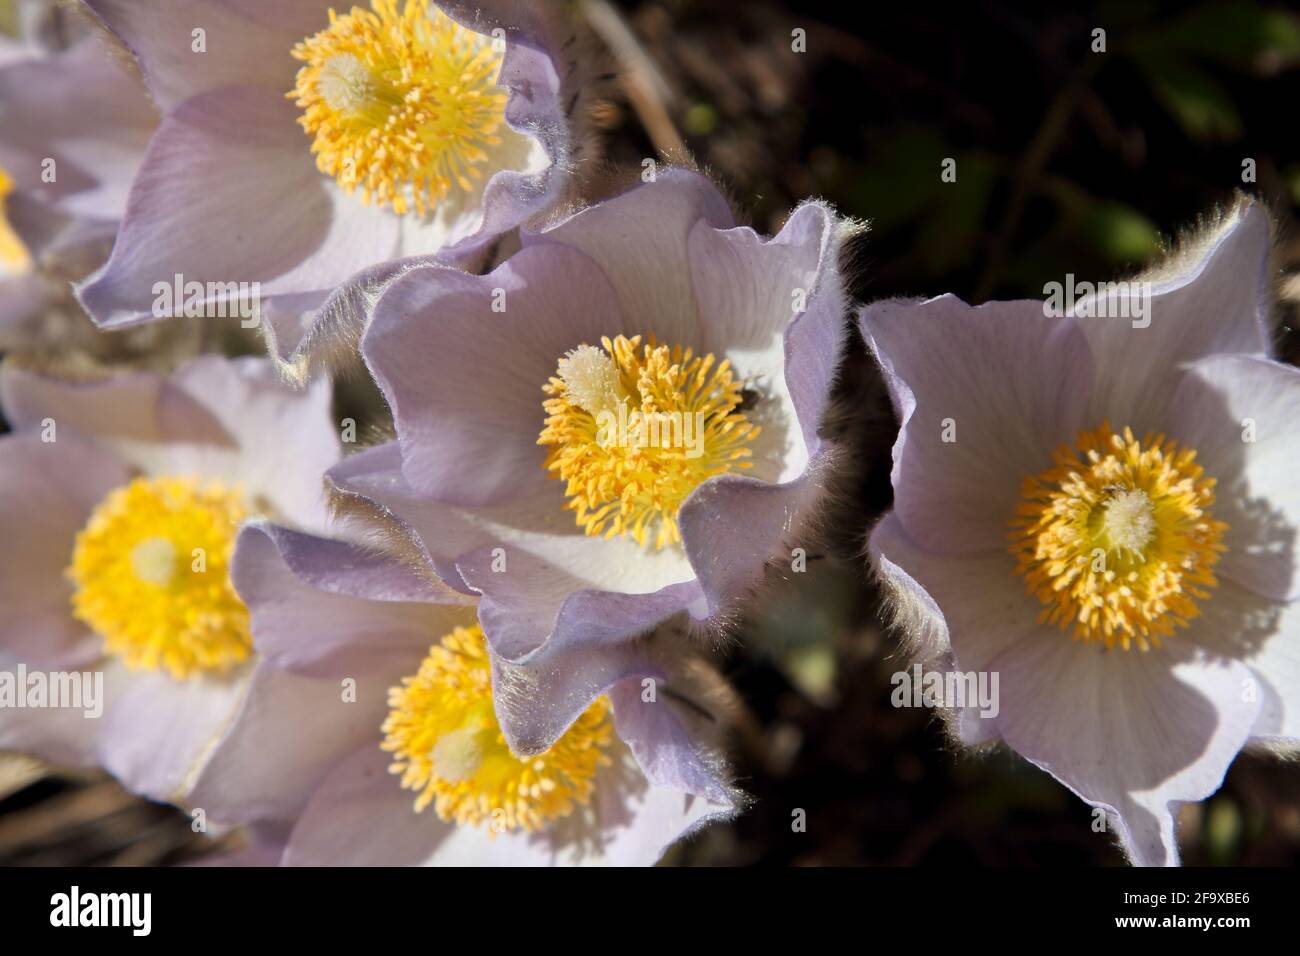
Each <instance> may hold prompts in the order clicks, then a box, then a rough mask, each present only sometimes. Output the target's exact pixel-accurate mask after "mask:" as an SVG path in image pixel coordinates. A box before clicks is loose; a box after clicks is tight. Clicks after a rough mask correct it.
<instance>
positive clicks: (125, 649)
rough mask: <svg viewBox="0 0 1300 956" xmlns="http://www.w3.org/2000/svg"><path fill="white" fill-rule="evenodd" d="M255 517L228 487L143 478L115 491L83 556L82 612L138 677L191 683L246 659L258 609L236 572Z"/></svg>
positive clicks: (79, 558) (75, 601)
mask: <svg viewBox="0 0 1300 956" xmlns="http://www.w3.org/2000/svg"><path fill="white" fill-rule="evenodd" d="M246 514H247V512H246V510H245V506H244V499H243V496H242V495H241V494H239V493H238V492H237V491H234V490H231V489H229V488H226V487H225V486H223V485H221V484H220V483H218V482H212V483H210V484H206V485H201V484H200V483H199V482H198V481H197V480H195V479H193V478H177V477H165V478H137V479H136V480H134V481H132V482H131V483H130V484H129V485H127V486H125V487H123V488H118V489H116V490H115V491H112V492H110V493H109V495H108V496H107V497H106V498H105V499H104V500H103V501H102V502H100V504H99V505H98V506H97V507H96V508H95V510H94V512H93V513H92V514H91V516H90V520H89V521H88V522H87V523H86V526H85V527H84V528H83V529H82V530H81V531H80V533H78V535H77V540H76V545H75V546H74V548H73V552H72V563H71V565H70V566H69V568H68V570H67V574H68V577H69V578H70V579H71V580H72V582H73V585H74V586H75V589H76V590H75V593H74V595H73V598H72V609H73V614H74V615H75V616H76V617H77V619H78V620H81V621H83V622H84V623H85V624H86V625H87V626H88V627H89V628H90V629H91V630H93V631H95V632H96V633H97V634H99V635H100V636H101V637H103V639H104V647H105V651H106V652H107V653H109V654H116V655H118V656H119V657H121V658H122V659H123V661H125V663H126V665H127V666H128V667H131V668H133V669H147V670H157V669H159V668H162V669H164V670H166V671H167V672H168V673H169V674H170V675H171V676H172V677H175V678H177V679H179V680H183V679H185V678H188V677H191V676H193V675H195V674H198V673H204V672H219V671H223V670H226V669H227V668H229V667H231V666H232V665H234V664H236V663H238V662H240V661H242V660H244V659H246V658H247V657H248V656H249V654H250V652H251V651H252V638H251V636H250V634H249V626H248V610H247V608H245V607H244V604H243V602H242V601H240V599H239V596H238V595H237V594H236V593H235V589H234V588H233V587H232V586H231V584H230V576H229V572H228V568H229V562H230V556H231V553H232V552H233V550H234V546H235V533H236V531H237V530H238V528H239V524H240V522H241V521H243V520H244V518H245V516H246Z"/></svg>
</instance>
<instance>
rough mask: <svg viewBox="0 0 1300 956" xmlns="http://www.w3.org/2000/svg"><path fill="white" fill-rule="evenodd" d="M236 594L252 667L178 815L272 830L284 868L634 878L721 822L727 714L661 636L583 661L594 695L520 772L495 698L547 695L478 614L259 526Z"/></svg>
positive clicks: (423, 580)
mask: <svg viewBox="0 0 1300 956" xmlns="http://www.w3.org/2000/svg"><path fill="white" fill-rule="evenodd" d="M232 579H233V581H234V583H235V586H236V588H237V590H238V593H239V595H240V596H241V598H242V599H243V600H244V601H245V602H246V604H247V606H248V610H249V614H250V620H251V630H252V634H253V641H254V646H255V648H256V651H257V655H258V664H257V667H256V669H255V670H254V672H253V675H252V678H251V681H250V686H249V691H248V694H247V695H246V697H245V699H244V702H243V705H242V707H241V710H240V713H239V716H238V718H237V719H236V721H235V723H234V725H233V727H232V729H231V731H230V733H229V734H227V735H226V737H225V738H224V739H223V741H222V742H221V744H220V745H219V746H218V747H217V748H216V750H215V752H214V754H213V756H212V759H211V760H210V761H209V762H208V764H207V765H206V767H205V768H204V770H203V772H202V774H200V776H199V777H198V779H197V782H196V785H195V788H194V790H193V792H192V799H193V800H194V802H195V803H196V804H197V805H199V806H202V807H203V808H204V809H205V810H206V811H207V812H208V813H209V815H210V816H211V817H212V818H213V819H216V820H220V821H222V822H227V823H259V822H260V823H261V825H263V826H265V825H266V821H285V822H286V827H285V829H286V830H287V833H288V836H287V840H286V844H285V851H284V856H283V861H284V862H285V863H288V864H291V865H294V864H323V865H360V864H371V865H375V864H378V865H395V864H423V865H449V864H450V865H455V864H460V865H484V864H498V865H527V864H532V865H537V864H541V865H551V864H570V863H583V864H590V863H616V864H623V865H638V864H640V865H644V864H650V863H654V862H655V861H656V860H658V858H659V857H660V855H661V854H662V853H663V851H664V850H665V849H666V848H667V847H668V846H669V845H671V844H672V843H673V842H675V841H676V840H677V839H678V838H679V837H681V836H682V835H683V834H684V833H687V832H690V831H691V830H693V829H695V828H697V827H699V826H702V825H704V824H705V823H707V822H708V821H710V820H713V819H717V818H720V817H725V816H729V815H730V814H732V813H733V812H734V811H735V807H736V796H735V794H734V792H733V791H732V789H731V788H730V786H729V785H728V783H727V782H726V778H725V776H724V775H723V771H722V764H721V762H720V761H719V760H718V758H717V757H716V756H715V753H716V747H715V744H716V738H717V737H718V734H719V728H720V721H721V719H722V718H723V717H724V716H725V714H724V713H723V712H722V710H721V705H722V704H724V703H725V697H724V696H723V695H722V692H721V690H720V688H719V685H718V682H717V679H716V678H715V677H713V676H712V674H711V672H710V671H709V670H708V669H707V667H706V666H705V665H703V664H702V663H701V662H699V661H698V660H697V659H696V657H695V655H692V654H689V653H688V654H681V653H678V652H677V651H676V650H674V643H673V642H672V641H671V639H669V638H667V637H665V638H663V639H662V640H659V641H655V640H646V641H643V642H641V643H640V644H639V646H638V649H637V651H636V653H635V654H628V655H623V656H622V657H621V658H620V660H619V662H618V666H617V669H611V668H610V666H609V665H610V661H609V658H610V655H609V654H608V653H604V654H602V652H600V651H599V650H596V651H593V652H592V654H591V655H590V656H591V657H592V658H593V659H594V658H601V657H604V658H605V659H606V660H605V661H604V662H603V663H604V664H605V675H606V676H605V680H604V681H603V682H602V683H601V684H600V685H595V684H593V685H590V686H589V687H588V689H587V691H586V692H584V693H581V694H579V695H576V696H572V697H570V698H568V699H566V700H564V701H563V702H562V705H561V706H563V707H564V708H566V711H565V715H564V716H565V720H566V721H567V726H566V728H565V729H564V732H563V734H562V735H561V736H560V737H559V738H558V739H557V740H556V741H554V742H553V743H552V744H551V746H550V747H549V748H547V749H546V750H545V751H543V752H541V753H539V754H535V755H532V756H528V757H519V756H516V755H515V754H513V753H512V752H511V751H510V750H509V748H508V747H507V745H506V743H505V738H504V736H503V735H502V733H501V729H500V727H499V725H498V723H497V720H496V717H495V715H494V708H493V693H494V691H495V693H496V694H498V695H508V694H512V693H515V692H516V691H515V690H512V688H518V687H519V686H521V685H533V684H537V683H538V682H539V681H542V682H544V681H546V680H547V679H548V677H547V674H546V673H545V669H542V670H539V669H538V668H535V667H518V666H511V665H503V664H502V663H501V662H499V661H498V662H494V661H492V660H491V656H490V654H489V652H488V650H487V646H486V642H485V641H484V638H483V634H482V631H481V630H480V628H479V626H478V624H477V622H476V620H475V615H474V602H473V599H472V598H470V597H467V596H465V595H463V594H460V593H458V592H456V591H453V590H451V589H450V588H447V587H446V586H445V585H443V584H441V583H440V582H438V581H437V580H436V579H435V578H433V577H432V576H430V575H428V574H425V573H421V572H418V571H415V570H413V569H412V568H410V567H409V566H408V565H405V564H403V563H400V562H398V561H395V560H394V559H392V558H391V557H387V556H385V555H382V554H380V553H378V552H375V551H372V550H367V549H365V548H362V547H359V546H357V545H354V544H349V543H347V542H345V541H341V540H328V539H324V538H320V537H315V536H313V535H310V534H305V533H302V532H296V531H292V530H289V529H286V528H283V527H279V526H277V525H273V524H268V523H258V524H253V525H249V526H248V527H246V528H245V529H244V531H243V532H242V533H241V534H240V538H239V546H238V549H237V551H236V554H235V558H234V563H233V568H232ZM564 663H565V662H553V663H552V664H548V665H547V667H554V666H563V665H564ZM568 663H569V664H573V663H574V662H572V661H570V662H568ZM597 664H598V662H597V661H596V660H589V661H587V662H586V664H585V667H586V669H587V670H588V672H592V671H593V670H594V669H595V667H596V666H597Z"/></svg>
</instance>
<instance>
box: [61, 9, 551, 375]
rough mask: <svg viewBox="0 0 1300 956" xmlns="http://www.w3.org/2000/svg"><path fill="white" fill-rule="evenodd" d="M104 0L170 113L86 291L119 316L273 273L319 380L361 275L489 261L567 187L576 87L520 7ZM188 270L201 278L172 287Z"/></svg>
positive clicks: (133, 316) (298, 357)
mask: <svg viewBox="0 0 1300 956" xmlns="http://www.w3.org/2000/svg"><path fill="white" fill-rule="evenodd" d="M88 5H89V7H90V9H91V10H92V11H94V13H95V14H96V15H97V16H98V17H99V18H101V19H102V21H103V22H104V24H105V25H106V26H107V27H108V28H109V29H110V30H112V31H113V33H115V34H116V35H117V36H118V37H119V38H120V39H121V40H122V42H123V43H124V44H125V45H126V46H127V47H128V48H129V49H130V50H131V52H132V53H133V54H134V56H135V58H136V61H137V62H138V63H139V65H140V70H141V72H142V74H143V76H144V80H145V83H146V85H147V86H148V88H149V91H150V93H151V94H152V96H153V98H154V100H155V102H156V103H157V104H158V106H159V107H160V108H161V109H162V110H163V112H164V118H163V121H162V124H161V126H160V127H159V129H158V132H157V134H156V135H155V136H154V138H153V141H152V142H151V144H150V147H149V150H148V153H147V154H146V157H145V160H144V164H143V166H142V167H141V169H140V172H139V175H138V176H137V177H136V179H135V182H134V184H133V186H132V190H131V197H130V201H129V203H128V206H127V215H126V218H125V220H124V221H123V223H122V228H121V230H120V232H119V234H118V237H117V243H116V245H115V246H114V249H113V254H112V257H111V258H110V259H109V261H108V262H107V264H106V265H105V266H104V268H103V269H102V270H101V271H100V272H98V273H97V274H96V275H94V276H92V277H91V278H90V279H88V280H87V281H86V282H85V283H84V284H83V285H82V286H81V287H80V290H79V291H80V297H81V300H82V302H83V304H84V305H85V306H86V309H87V311H89V312H90V314H91V316H92V317H93V318H94V319H95V320H96V321H97V322H99V323H100V324H102V325H104V326H108V327H118V326H123V325H130V324H134V323H138V322H143V321H146V320H148V319H150V318H156V317H158V314H159V313H160V312H161V313H164V314H170V313H173V312H175V313H179V312H180V311H182V310H185V311H186V312H187V313H197V314H205V315H210V314H224V313H223V312H222V310H221V306H222V305H223V304H224V305H226V306H227V307H228V306H229V305H230V302H231V299H232V295H233V294H232V293H231V292H230V291H229V289H230V286H229V285H228V284H230V283H247V284H251V283H254V282H256V283H258V284H259V285H258V291H257V295H258V298H259V304H260V306H261V307H262V313H261V316H262V318H263V319H264V320H265V321H264V322H263V324H262V329H263V332H264V333H265V334H266V335H267V337H268V342H269V345H270V346H271V349H272V353H273V355H275V356H276V357H277V358H279V359H281V360H282V361H285V362H287V363H289V364H290V365H291V366H292V368H293V369H294V371H295V372H296V373H297V374H299V375H303V374H306V369H307V364H306V363H307V358H306V355H307V351H306V349H307V348H308V347H310V348H319V347H323V346H322V340H324V339H331V340H333V339H334V338H336V337H337V336H338V335H343V336H344V337H345V338H346V337H347V336H349V335H351V336H353V337H354V336H355V334H356V332H357V331H359V324H360V322H361V321H362V319H361V316H362V313H363V312H364V309H363V308H362V305H361V303H360V302H359V301H358V300H359V299H364V297H365V296H364V295H358V294H356V290H357V289H358V288H360V289H372V288H374V287H378V286H379V285H381V284H382V283H383V282H384V281H386V280H387V279H388V278H390V277H391V276H392V275H394V274H397V273H399V272H400V271H401V270H402V268H403V265H402V264H401V263H400V262H399V261H398V260H402V259H404V258H408V257H424V256H434V255H438V256H441V257H443V258H445V259H446V260H448V261H455V262H457V263H458V264H465V263H467V262H471V261H473V260H474V259H475V257H476V256H478V255H479V254H480V253H481V252H483V251H484V250H485V249H486V248H487V246H488V245H489V244H490V243H491V242H492V241H493V240H494V239H495V238H496V237H497V236H499V235H500V234H501V233H503V232H505V231H507V230H510V229H512V228H514V227H515V226H517V225H519V224H520V223H521V222H524V221H526V220H528V219H530V218H531V217H534V216H537V215H539V214H540V213H542V212H544V211H545V210H546V209H547V208H548V207H549V206H550V205H551V204H553V203H554V202H555V201H557V199H558V198H560V196H561V194H562V192H563V190H564V188H565V173H566V171H567V169H568V167H569V165H570V163H571V145H572V144H571V139H570V136H569V132H568V130H567V128H566V119H565V104H563V103H562V102H561V97H562V95H564V94H566V93H567V88H563V89H562V87H563V84H562V82H561V77H560V75H559V73H558V72H557V67H556V62H555V60H554V59H553V58H552V55H551V54H550V53H549V52H548V51H546V50H545V49H543V47H542V44H543V43H545V42H546V41H547V40H548V39H549V35H548V34H547V31H546V30H544V29H542V27H541V26H540V25H538V24H536V23H533V22H531V21H525V22H523V23H520V22H510V23H504V21H503V16H504V15H508V14H511V13H513V12H515V11H514V10H513V8H512V7H510V6H508V5H507V6H503V5H501V4H494V3H484V4H481V5H479V4H475V5H472V7H471V6H470V5H459V4H458V5H453V6H451V7H450V8H449V9H450V10H451V13H452V14H453V16H454V18H453V17H449V16H448V15H446V14H444V13H443V12H442V10H441V9H440V6H439V5H437V4H434V3H430V2H428V0H411V2H409V3H405V4H394V3H393V2H391V0H374V3H373V4H371V5H367V6H363V7H353V8H352V9H351V12H349V13H344V14H340V15H338V16H337V18H332V17H331V14H330V3H329V2H327V0H281V2H277V3H274V4H266V3H262V2H260V0H257V2H250V0H240V2H216V0H88ZM480 6H481V7H483V8H484V10H483V11H480V10H479V7H480ZM372 8H373V9H372ZM534 19H535V18H534ZM479 31H484V32H479ZM494 31H499V32H494ZM394 83H396V84H399V85H398V86H396V87H394V86H392V84H394ZM390 87H391V88H390ZM393 102H399V103H401V104H402V105H401V106H400V107H396V106H395V107H391V108H390V107H388V106H384V105H383V104H384V103H393ZM434 103H436V104H437V109H436V111H433V110H432V107H430V106H420V105H419V104H434ZM354 275H357V277H358V282H357V283H356V284H355V285H354V295H353V297H351V298H346V297H345V298H338V297H335V298H331V293H332V292H333V291H334V290H335V287H336V286H338V285H339V284H340V283H342V282H343V281H344V280H345V279H348V278H349V277H351V276H354ZM174 276H181V277H182V280H183V283H184V284H189V283H197V284H198V285H197V286H192V287H191V288H193V289H196V290H199V291H196V292H194V293H193V294H192V293H191V292H185V293H184V295H185V302H184V303H180V302H177V301H175V299H176V297H175V296H174V295H173V296H171V297H170V298H160V296H161V294H162V291H165V290H162V289H161V287H159V289H156V288H155V284H157V283H162V284H164V285H167V284H171V283H172V282H173V277H174ZM182 287H184V286H182ZM241 294H242V293H241ZM322 307H324V308H322ZM303 336H308V337H309V338H310V339H311V342H310V343H309V346H304V350H303V351H298V350H297V347H298V346H299V345H300V344H303V343H302V338H303Z"/></svg>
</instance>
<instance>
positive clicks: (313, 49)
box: [288, 0, 506, 215]
mask: <svg viewBox="0 0 1300 956" xmlns="http://www.w3.org/2000/svg"><path fill="white" fill-rule="evenodd" d="M329 19H330V25H329V26H328V27H326V28H325V29H324V30H321V31H320V32H319V33H317V34H316V35H314V36H311V37H308V38H307V39H306V40H303V41H302V42H300V43H298V44H297V45H296V46H295V47H294V48H293V50H292V54H293V56H294V58H295V59H297V60H300V61H302V62H303V63H304V64H306V65H305V66H303V67H302V68H301V69H299V70H298V75H297V79H296V80H295V83H294V88H293V90H292V91H291V92H290V93H289V94H288V96H289V98H290V99H292V100H293V101H294V102H295V103H296V105H297V106H298V107H300V108H301V109H302V110H303V115H302V116H301V117H299V119H298V122H299V124H300V125H301V126H302V128H303V129H304V130H306V132H307V133H308V135H310V136H312V137H314V139H313V142H312V146H311V150H312V152H313V153H314V154H315V155H316V165H317V167H318V168H319V169H320V171H321V172H323V173H325V174H326V175H327V176H333V177H334V178H335V179H336V180H338V183H339V185H340V186H342V187H343V189H345V190H346V191H347V192H348V193H349V194H352V193H353V192H354V191H355V190H356V189H357V188H358V187H359V188H360V189H361V199H362V201H363V202H365V203H367V204H369V203H372V202H373V203H376V204H377V205H379V206H381V207H382V206H391V207H392V209H393V211H394V212H396V213H398V214H402V213H406V212H408V211H409V210H410V209H411V208H412V207H414V209H415V210H416V212H418V213H419V214H421V215H423V214H424V213H425V212H427V211H428V210H429V209H430V207H432V206H435V205H437V204H438V202H439V201H441V200H442V199H443V198H444V197H445V196H447V194H448V193H450V192H451V191H452V189H453V188H459V189H462V190H464V191H466V192H469V191H471V190H473V189H474V183H475V182H476V181H477V180H480V179H482V177H483V170H482V169H481V166H482V164H483V163H484V162H485V161H486V160H487V158H488V154H487V151H486V148H487V147H489V146H495V145H498V144H499V143H500V142H501V140H500V138H499V137H498V136H497V130H498V129H499V127H500V126H501V124H502V123H503V122H504V120H505V106H506V93H505V91H504V90H503V89H502V88H501V87H499V86H497V85H496V77H497V74H498V73H499V72H500V69H501V60H502V54H501V53H500V52H498V51H497V50H496V49H494V47H493V40H492V38H491V37H487V36H483V35H482V34H479V33H475V32H474V31H473V30H467V29H465V28H464V27H462V26H460V24H458V23H456V22H455V21H454V20H452V19H451V18H450V17H448V16H447V15H446V14H444V13H443V12H442V11H441V10H439V9H438V8H437V7H436V6H434V7H431V6H430V5H429V0H405V2H404V3H402V2H400V0H372V3H371V9H370V10H366V9H364V8H362V7H353V8H352V11H351V12H350V13H347V14H344V15H343V16H339V15H337V14H336V13H335V12H334V11H333V10H330V11H329Z"/></svg>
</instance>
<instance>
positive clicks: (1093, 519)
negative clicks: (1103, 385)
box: [1011, 422, 1228, 650]
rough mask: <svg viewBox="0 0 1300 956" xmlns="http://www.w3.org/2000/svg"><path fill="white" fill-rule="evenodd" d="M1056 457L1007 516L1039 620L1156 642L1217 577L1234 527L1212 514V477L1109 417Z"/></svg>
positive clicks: (1188, 456)
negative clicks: (1216, 567)
mask: <svg viewBox="0 0 1300 956" xmlns="http://www.w3.org/2000/svg"><path fill="white" fill-rule="evenodd" d="M1054 458H1055V464H1054V465H1053V467H1051V468H1049V469H1047V470H1046V471H1044V472H1043V473H1042V474H1039V475H1035V476H1033V477H1030V478H1027V479H1026V480H1025V482H1024V484H1023V486H1022V487H1021V502H1020V505H1019V507H1018V508H1017V509H1016V514H1015V517H1014V518H1013V519H1012V521H1011V529H1012V530H1011V541H1012V545H1011V552H1012V554H1014V555H1015V556H1016V558H1017V559H1018V562H1017V566H1016V573H1018V574H1020V575H1021V576H1022V577H1023V578H1024V579H1025V584H1026V586H1027V589H1028V591H1029V593H1030V594H1033V595H1035V596H1036V597H1037V598H1038V599H1039V600H1040V601H1041V602H1042V603H1043V605H1044V609H1043V613H1042V615H1041V616H1040V620H1041V621H1043V622H1046V623H1053V624H1057V625H1059V626H1060V627H1061V628H1062V629H1068V628H1070V627H1071V625H1072V626H1073V629H1074V639H1075V640H1082V641H1102V642H1104V643H1105V645H1106V647H1107V648H1110V647H1113V646H1114V645H1115V644H1116V643H1118V644H1119V645H1120V646H1121V647H1123V648H1124V649H1125V650H1128V649H1129V648H1130V647H1131V646H1132V645H1134V644H1136V645H1137V646H1138V647H1139V648H1141V649H1142V650H1147V649H1148V648H1149V647H1151V646H1155V647H1159V646H1160V641H1161V638H1164V637H1168V636H1169V635H1170V634H1172V633H1173V632H1174V631H1175V630H1177V629H1178V628H1180V627H1185V626H1186V625H1187V623H1188V622H1189V621H1190V620H1191V619H1192V618H1194V617H1196V616H1197V615H1199V614H1200V608H1199V607H1198V605H1197V602H1198V601H1204V600H1207V599H1208V598H1209V597H1210V593H1211V590H1212V589H1213V588H1214V586H1215V585H1216V584H1217V583H1218V580H1217V579H1216V578H1215V576H1214V570H1213V569H1214V565H1215V564H1216V563H1217V562H1218V560H1219V556H1220V555H1221V554H1222V553H1223V552H1224V551H1226V550H1227V548H1226V546H1224V545H1223V543H1222V539H1223V535H1224V532H1225V531H1227V528H1228V526H1227V525H1226V524H1225V523H1224V522H1222V521H1216V520H1215V519H1214V518H1213V517H1212V516H1211V515H1210V511H1209V509H1210V506H1211V505H1213V504H1214V485H1215V481H1214V479H1213V478H1209V477H1206V476H1205V474H1204V471H1203V470H1202V468H1201V466H1200V465H1198V464H1196V452H1195V451H1194V450H1192V449H1190V448H1180V447H1179V446H1178V443H1177V442H1175V441H1172V440H1169V439H1166V438H1165V436H1164V435H1148V436H1147V437H1146V438H1144V439H1143V440H1142V441H1140V442H1139V441H1138V440H1137V439H1135V438H1134V437H1133V432H1132V431H1131V430H1130V429H1128V428H1125V429H1124V431H1123V432H1122V433H1116V432H1114V431H1112V430H1111V427H1110V424H1109V423H1107V422H1104V423H1102V425H1101V427H1100V428H1097V429H1094V430H1092V431H1085V432H1083V433H1082V434H1080V436H1079V438H1078V440H1077V441H1076V443H1075V446H1074V447H1073V448H1070V447H1062V448H1060V449H1058V450H1057V451H1056V453H1055V455H1054Z"/></svg>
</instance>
